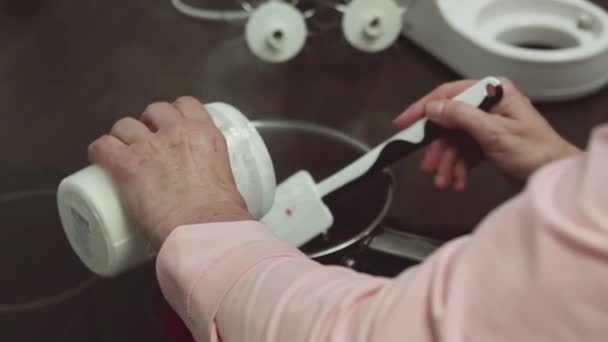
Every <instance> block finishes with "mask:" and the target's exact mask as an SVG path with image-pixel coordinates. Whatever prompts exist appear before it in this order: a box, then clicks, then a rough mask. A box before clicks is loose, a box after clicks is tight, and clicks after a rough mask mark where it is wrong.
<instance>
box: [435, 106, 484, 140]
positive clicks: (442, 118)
mask: <svg viewBox="0 0 608 342" xmlns="http://www.w3.org/2000/svg"><path fill="white" fill-rule="evenodd" d="M425 114H426V116H427V117H428V118H429V120H431V121H432V122H434V123H436V124H438V125H439V126H442V127H445V128H449V129H457V130H461V131H464V132H466V133H468V134H469V135H470V136H471V137H473V139H475V140H477V142H478V143H481V144H483V143H485V142H490V140H491V136H492V135H493V132H495V131H496V130H495V127H494V125H495V124H496V122H495V121H494V120H493V119H494V117H493V116H492V115H490V114H488V113H486V112H484V111H482V110H480V109H479V108H477V107H474V106H471V105H469V104H468V103H464V102H460V101H451V100H441V101H432V102H429V103H427V105H426V106H425Z"/></svg>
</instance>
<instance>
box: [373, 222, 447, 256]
mask: <svg viewBox="0 0 608 342" xmlns="http://www.w3.org/2000/svg"><path fill="white" fill-rule="evenodd" d="M366 246H367V248H368V249H369V250H370V251H374V252H379V253H384V254H387V255H392V256H395V257H399V258H401V259H404V260H406V261H409V262H416V263H418V262H422V261H424V260H425V259H426V258H427V257H428V256H430V255H431V254H433V252H435V251H436V250H437V249H438V248H439V247H440V246H441V243H439V242H438V241H435V240H432V239H429V238H426V237H423V236H420V235H415V234H410V233H406V232H402V231H397V230H393V229H391V228H387V227H381V228H380V230H379V232H377V233H376V234H373V235H372V236H371V237H369V238H368V240H367V243H366Z"/></svg>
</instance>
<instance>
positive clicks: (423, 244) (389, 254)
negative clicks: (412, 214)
mask: <svg viewBox="0 0 608 342" xmlns="http://www.w3.org/2000/svg"><path fill="white" fill-rule="evenodd" d="M407 227H408V225H407V224H404V223H402V222H400V221H399V220H397V219H394V218H385V219H384V221H383V222H382V223H381V224H380V225H379V226H378V227H377V228H376V229H375V231H373V232H372V233H371V234H370V235H369V236H368V237H367V238H366V239H365V240H363V241H362V242H361V243H359V244H358V245H357V246H356V247H355V248H353V249H351V250H350V251H349V252H347V253H346V254H345V255H343V256H342V258H341V259H340V261H339V263H340V264H341V265H343V266H346V267H349V268H352V269H355V270H357V271H360V272H365V273H370V274H373V275H379V276H388V277H393V276H396V275H398V274H399V273H401V272H402V271H403V270H405V269H406V268H408V267H411V266H414V265H416V264H419V263H421V262H423V261H424V260H425V259H427V258H428V257H429V256H430V255H431V254H433V253H434V252H435V251H436V250H437V249H438V248H439V247H440V246H441V245H442V242H440V241H438V240H434V239H431V238H428V237H425V236H421V235H417V234H412V233H408V232H407V231H406V229H407Z"/></svg>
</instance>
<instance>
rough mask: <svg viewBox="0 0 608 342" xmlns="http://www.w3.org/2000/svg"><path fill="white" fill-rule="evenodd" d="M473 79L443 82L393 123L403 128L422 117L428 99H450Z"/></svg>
mask: <svg viewBox="0 0 608 342" xmlns="http://www.w3.org/2000/svg"><path fill="white" fill-rule="evenodd" d="M475 82H476V81H475V80H462V81H456V82H451V83H446V84H443V85H441V86H439V87H437V88H435V90H433V91H432V92H430V93H429V94H427V95H426V96H424V97H423V98H421V99H420V100H418V101H416V102H415V103H414V104H412V105H411V106H410V107H409V108H407V109H406V110H405V111H404V112H403V113H402V114H401V115H399V116H398V117H397V118H396V119H395V120H394V121H393V123H394V124H395V126H397V127H399V128H400V129H405V128H407V127H409V126H410V125H412V124H413V123H414V122H416V121H418V120H419V119H421V118H422V117H424V114H425V113H424V107H425V105H426V104H427V103H428V102H429V101H435V100H443V99H451V98H452V97H454V96H456V95H458V94H460V93H461V92H462V91H463V90H465V89H466V88H468V87H470V86H471V85H473V84H475Z"/></svg>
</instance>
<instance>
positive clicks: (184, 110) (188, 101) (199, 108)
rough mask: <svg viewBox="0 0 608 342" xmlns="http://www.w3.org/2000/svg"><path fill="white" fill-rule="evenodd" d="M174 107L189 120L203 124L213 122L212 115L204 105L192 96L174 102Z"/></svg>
mask: <svg viewBox="0 0 608 342" xmlns="http://www.w3.org/2000/svg"><path fill="white" fill-rule="evenodd" d="M173 106H174V107H175V108H176V109H177V110H178V111H179V112H180V113H181V115H182V116H184V117H185V118H188V119H192V120H197V121H201V122H211V121H212V120H211V115H209V112H208V111H207V110H206V109H205V107H204V106H203V104H202V103H201V102H200V101H199V100H197V99H195V98H194V97H191V96H182V97H180V98H178V99H177V100H175V102H173Z"/></svg>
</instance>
